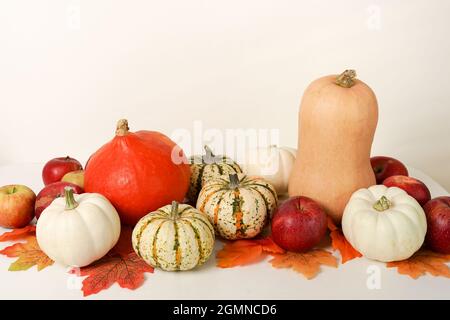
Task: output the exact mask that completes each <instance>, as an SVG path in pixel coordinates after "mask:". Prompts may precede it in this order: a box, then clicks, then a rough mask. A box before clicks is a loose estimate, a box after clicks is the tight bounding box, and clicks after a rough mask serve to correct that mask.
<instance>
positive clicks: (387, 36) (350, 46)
mask: <svg viewBox="0 0 450 320" xmlns="http://www.w3.org/2000/svg"><path fill="white" fill-rule="evenodd" d="M449 12H450V1H448V0H434V1H432V2H430V1H425V0H422V1H418V0H414V1H412V0H408V1H406V0H405V1H400V0H399V1H388V0H385V1H381V0H371V1H366V0H348V1H339V2H338V1H331V0H330V1H299V0H281V1H280V0H246V1H242V0H227V1H224V0H220V1H219V0H202V1H200V0H189V1H186V0H169V1H156V0H151V1H148V0H147V1H144V0H141V1H138V0H133V1H118V0H101V1H98V0H95V1H94V0H89V1H87V0H86V1H85V0H78V1H75V0H70V1H69V0H40V1H33V0H14V1H1V2H0V108H1V113H0V114H1V118H0V119H1V125H0V137H1V139H0V165H1V164H9V163H26V162H42V161H45V160H48V159H49V158H51V157H53V156H57V155H66V154H70V155H72V156H75V157H77V158H80V159H82V160H86V159H87V158H88V156H89V154H90V153H91V152H92V151H94V150H96V149H97V148H98V147H99V146H100V145H101V144H102V143H104V142H105V141H107V140H108V139H109V138H110V137H111V136H112V134H113V131H114V124H115V122H116V120H117V119H118V118H120V117H127V118H128V119H129V120H130V125H131V126H132V128H135V129H144V128H146V129H153V130H160V131H163V132H165V133H167V134H169V135H170V134H172V133H173V132H174V130H177V129H179V128H186V129H187V130H192V128H193V122H194V121H195V120H201V121H202V124H203V126H204V127H205V128H210V129H211V128H217V129H220V130H223V129H225V128H249V127H252V128H275V129H277V128H278V129H280V140H281V143H282V144H284V145H288V146H295V145H296V142H297V141H296V136H297V120H296V117H297V108H298V104H299V100H300V98H301V95H302V92H303V90H304V89H305V87H306V86H307V84H308V83H309V82H310V81H311V80H313V79H315V78H316V77H319V76H321V75H324V74H329V73H336V72H340V71H341V70H343V69H344V68H347V67H352V68H355V69H356V70H357V72H358V74H359V77H360V78H361V79H362V80H364V81H365V82H367V83H368V84H369V85H370V86H371V87H372V88H373V89H374V91H375V92H376V94H377V96H378V99H379V104H380V112H381V113H380V123H379V128H378V132H377V135H376V141H375V145H374V154H386V155H392V156H395V157H398V158H400V159H402V160H403V161H404V162H406V163H407V164H409V165H412V166H415V167H417V168H419V169H421V170H423V171H424V172H426V173H428V174H429V175H431V176H432V177H433V178H435V179H436V180H437V181H438V182H440V183H441V184H443V185H444V186H445V187H446V188H447V189H448V190H449V189H450V142H449V139H450V59H449V57H450V37H449V33H448V32H449V30H450V20H449V19H448V13H449Z"/></svg>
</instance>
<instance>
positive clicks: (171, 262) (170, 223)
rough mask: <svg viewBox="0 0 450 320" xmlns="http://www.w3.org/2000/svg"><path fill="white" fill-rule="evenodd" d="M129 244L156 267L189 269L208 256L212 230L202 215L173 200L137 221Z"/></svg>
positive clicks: (178, 269) (170, 269) (173, 269)
mask: <svg viewBox="0 0 450 320" xmlns="http://www.w3.org/2000/svg"><path fill="white" fill-rule="evenodd" d="M132 242H133V248H134V251H135V252H136V254H137V255H138V256H140V257H141V258H142V259H143V260H144V261H145V262H147V263H148V264H150V265H151V266H153V267H155V268H160V269H163V270H166V271H183V270H190V269H193V268H195V267H197V266H200V265H202V264H203V263H205V262H206V261H207V260H208V258H209V257H210V256H211V253H212V251H213V248H214V228H213V226H212V225H211V223H210V222H209V221H208V218H207V217H206V215H205V214H203V213H201V212H200V211H198V210H197V209H195V208H193V207H192V206H189V205H187V204H178V203H177V202H175V201H174V202H173V203H172V205H167V206H165V207H162V208H160V209H158V210H157V211H154V212H151V213H149V214H148V215H146V216H145V217H143V218H142V219H141V220H139V222H138V223H137V225H136V226H135V228H134V230H133V235H132Z"/></svg>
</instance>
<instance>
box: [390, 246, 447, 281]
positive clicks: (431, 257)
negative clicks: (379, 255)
mask: <svg viewBox="0 0 450 320" xmlns="http://www.w3.org/2000/svg"><path fill="white" fill-rule="evenodd" d="M448 262H450V254H447V255H445V254H440V253H436V252H432V251H429V250H420V251H418V252H416V253H415V254H414V255H413V256H412V257H411V258H409V259H407V260H403V261H396V262H388V263H387V264H386V266H387V267H388V268H397V271H398V273H400V274H404V275H408V276H410V277H411V278H413V279H417V278H419V277H420V276H424V275H426V274H427V273H429V274H431V275H433V276H435V277H439V276H441V277H446V278H450V268H449V267H448V266H447V264H446V263H448Z"/></svg>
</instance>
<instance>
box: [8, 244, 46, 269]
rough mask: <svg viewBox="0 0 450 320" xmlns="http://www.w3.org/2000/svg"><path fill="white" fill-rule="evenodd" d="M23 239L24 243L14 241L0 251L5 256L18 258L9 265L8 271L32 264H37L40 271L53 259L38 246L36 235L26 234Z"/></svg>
mask: <svg viewBox="0 0 450 320" xmlns="http://www.w3.org/2000/svg"><path fill="white" fill-rule="evenodd" d="M25 239H26V242H24V243H16V244H14V245H12V246H9V247H6V248H5V249H3V250H1V251H0V254H3V255H5V256H7V257H10V258H13V257H14V258H16V257H18V258H19V259H17V260H16V261H15V262H13V263H12V264H11V265H10V266H9V269H8V270H9V271H24V270H28V269H30V268H31V267H32V266H34V265H36V266H37V269H38V271H41V270H42V269H44V268H46V267H48V266H51V265H52V264H53V261H52V260H51V259H50V258H49V257H47V255H46V254H45V253H44V252H43V251H42V250H41V249H40V248H39V245H38V243H37V240H36V236H28V237H27V238H25Z"/></svg>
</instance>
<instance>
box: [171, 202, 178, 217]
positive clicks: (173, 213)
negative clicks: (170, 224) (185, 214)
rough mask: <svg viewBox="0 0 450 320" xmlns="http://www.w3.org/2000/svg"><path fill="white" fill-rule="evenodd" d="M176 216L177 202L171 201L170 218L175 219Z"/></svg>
mask: <svg viewBox="0 0 450 320" xmlns="http://www.w3.org/2000/svg"><path fill="white" fill-rule="evenodd" d="M177 216H178V202H177V201H172V208H171V209H170V218H171V219H175V218H176V217H177Z"/></svg>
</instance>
